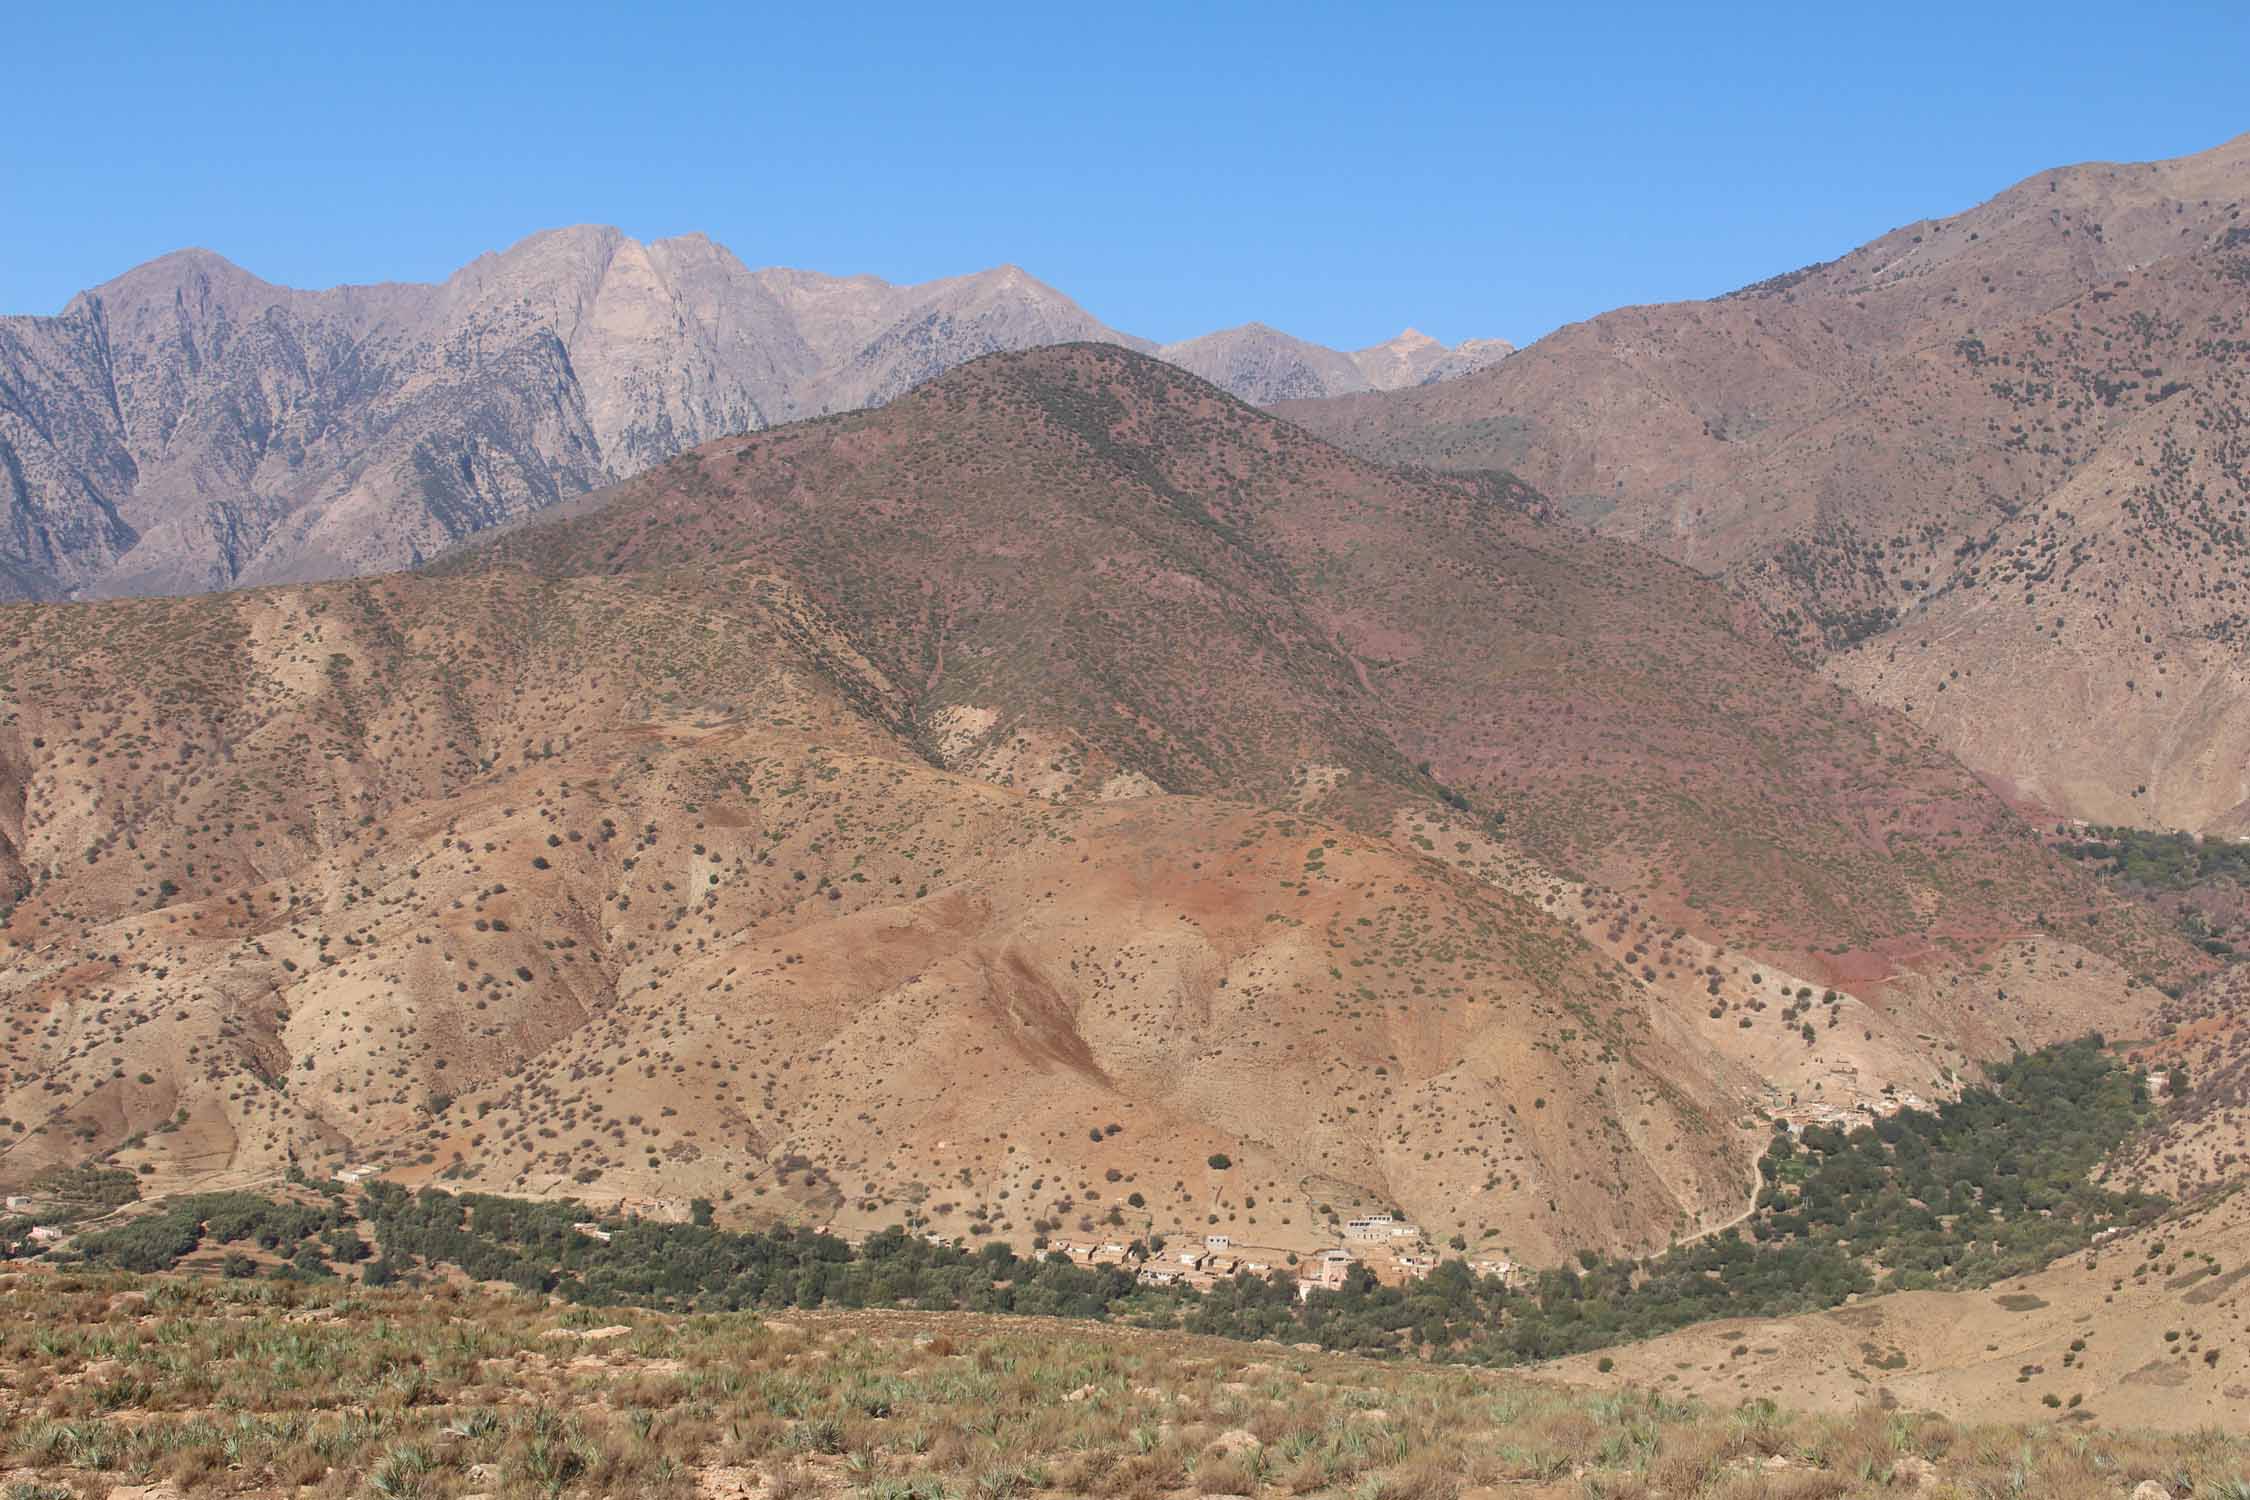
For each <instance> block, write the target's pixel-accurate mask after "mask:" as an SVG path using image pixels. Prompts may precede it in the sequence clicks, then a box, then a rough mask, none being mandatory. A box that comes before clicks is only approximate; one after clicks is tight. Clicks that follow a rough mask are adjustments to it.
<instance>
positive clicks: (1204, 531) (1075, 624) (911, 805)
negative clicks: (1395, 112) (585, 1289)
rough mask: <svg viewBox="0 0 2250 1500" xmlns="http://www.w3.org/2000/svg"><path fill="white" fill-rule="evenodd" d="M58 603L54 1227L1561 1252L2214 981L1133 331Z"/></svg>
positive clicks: (1699, 639)
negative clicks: (220, 1214) (303, 1200)
mask: <svg viewBox="0 0 2250 1500" xmlns="http://www.w3.org/2000/svg"><path fill="white" fill-rule="evenodd" d="M5 617H6V619H7V623H8V626H9V628H8V630H7V631H6V632H5V633H4V634H0V702H4V703H5V714H4V716H0V882H4V883H5V888H6V890H7V891H8V892H9V893H10V894H9V898H8V899H9V902H10V904H9V906H8V908H7V912H6V917H5V926H4V928H0V938H4V941H5V943H6V945H7V946H6V949H5V961H4V964H0V1016H4V1017H5V1029H4V1033H0V1037H4V1040H0V1068H4V1070H5V1071H4V1072H0V1116H4V1117H5V1119H4V1121H0V1130H5V1131H7V1132H8V1133H7V1134H6V1135H4V1136H0V1177H4V1178H6V1179H7V1180H11V1181H13V1180H18V1179H21V1178H23V1177H25V1176H28V1175H31V1174H34V1173H36V1172H37V1171H39V1170H40V1169H41V1168H43V1167H45V1166H49V1165H54V1164H60V1163H68V1162H75V1161H77V1160H80V1159H82V1158H84V1157H86V1156H88V1155H102V1156H104V1157H105V1158H107V1159H111V1160H114V1161H116V1162H118V1163H121V1164H124V1165H127V1166H130V1167H132V1168H133V1169H134V1170H135V1171H136V1173H138V1174H140V1175H141V1176H142V1177H143V1179H144V1180H145V1181H146V1183H147V1184H148V1188H149V1191H151V1192H157V1191H165V1190H173V1189H176V1188H179V1187H184V1186H188V1185H193V1184H198V1183H212V1182H226V1181H238V1182H239V1181H257V1180H261V1179H262V1178H265V1177H269V1176H271V1175H272V1174H275V1173H278V1172H280V1171H282V1170H283V1169H285V1168H286V1167H287V1166H290V1165H292V1164H298V1165H304V1166H306V1167H307V1168H308V1169H312V1168H318V1169H321V1170H324V1171H326V1170H335V1169H338V1168H340V1167H342V1166H343V1165H345V1164H346V1163H351V1162H365V1163H375V1164H379V1165H380V1166H381V1167H382V1168H383V1169H384V1170H385V1172H386V1174H387V1175H388V1176H390V1177H391V1178H392V1179H393V1180H397V1181H402V1182H408V1183H419V1182H432V1181H440V1180H442V1181H448V1182H452V1183H456V1184H460V1185H464V1186H482V1187H487V1188H492V1189H496V1190H500V1191H505V1192H511V1193H518V1194H528V1195H534V1196H583V1197H600V1198H603V1199H605V1200H606V1199H614V1198H620V1197H622V1198H650V1199H654V1198H666V1199H677V1198H680V1197H683V1196H685V1195H687V1194H691V1193H693V1194H700V1195H703V1196H708V1197H710V1198H712V1199H714V1200H715V1201H718V1202H721V1203H725V1204H730V1205H736V1206H735V1207H730V1208H729V1210H728V1211H729V1212H730V1213H741V1214H748V1215H757V1216H780V1217H791V1218H797V1219H800V1220H803V1221H809V1222H832V1223H837V1224H840V1225H844V1226H847V1227H852V1226H861V1227H866V1226H875V1225H880V1224H883V1223H888V1222H891V1221H893V1220H895V1219H896V1218H898V1217H899V1216H900V1215H901V1214H906V1213H911V1214H913V1215H915V1216H916V1217H917V1218H918V1219H919V1220H920V1221H923V1222H927V1223H929V1224H930V1225H932V1226H933V1227H934V1228H936V1229H938V1230H941V1231H943V1232H946V1233H964V1232H969V1231H970V1230H972V1229H975V1228H976V1227H977V1226H980V1225H981V1226H984V1227H985V1228H986V1229H988V1230H992V1231H995V1232H999V1233H1002V1234H1008V1235H1015V1236H1019V1237H1021V1236H1025V1235H1028V1234H1031V1233H1036V1232H1041V1231H1039V1230H1038V1228H1037V1227H1036V1226H1038V1225H1042V1224H1044V1225H1047V1226H1049V1227H1050V1228H1052V1227H1054V1226H1058V1225H1063V1226H1072V1227H1078V1226H1080V1224H1081V1221H1083V1222H1084V1224H1086V1225H1092V1224H1094V1223H1095V1222H1096V1221H1097V1218H1099V1219H1105V1220H1107V1221H1108V1222H1111V1223H1117V1224H1129V1225H1131V1226H1132V1227H1133V1229H1134V1231H1135V1232H1159V1233H1162V1232H1172V1233H1181V1232H1195V1233H1202V1232H1219V1231H1217V1230H1212V1229H1211V1228H1210V1226H1212V1225H1214V1224H1217V1225H1226V1226H1230V1227H1229V1228H1228V1229H1227V1230H1226V1231H1225V1232H1228V1233H1231V1234H1234V1235H1235V1236H1237V1238H1238V1241H1239V1242H1245V1243H1259V1244H1270V1245H1275V1246H1279V1247H1283V1248H1286V1249H1291V1250H1297V1251H1304V1250H1310V1249H1312V1248H1314V1247H1316V1246H1317V1245H1319V1244H1320V1243H1322V1242H1323V1241H1324V1240H1326V1239H1327V1238H1329V1237H1331V1236H1333V1235H1334V1234H1335V1233H1336V1232H1337V1225H1338V1222H1339V1220H1340V1218H1341V1216H1343V1215H1345V1214H1349V1213H1351V1212H1354V1211H1359V1210H1365V1209H1372V1208H1380V1207H1396V1208H1398V1209H1400V1210H1402V1211H1404V1212H1407V1213H1410V1214H1412V1215H1413V1216H1414V1217H1415V1218H1416V1219H1417V1221H1419V1222H1421V1223H1424V1224H1425V1225H1428V1226H1430V1227H1431V1228H1432V1229H1433V1231H1434V1232H1436V1233H1439V1234H1441V1235H1450V1234H1459V1235H1462V1236H1463V1237H1464V1238H1465V1239H1474V1240H1475V1241H1476V1242H1478V1243H1480V1244H1484V1245H1487V1246H1494V1247H1499V1248H1501V1249H1504V1250H1505V1251H1506V1252H1507V1253H1509V1254H1512V1255H1517V1256H1521V1257H1525V1258H1529V1259H1534V1260H1538V1261H1541V1262H1545V1261H1550V1260H1552V1259H1555V1258H1557V1257H1560V1256H1562V1255H1564V1254H1566V1253H1568V1252H1569V1251H1571V1250H1573V1249H1583V1248H1612V1247H1614V1248H1635V1249H1652V1248H1659V1247H1661V1246H1662V1245H1663V1244H1664V1243H1665V1242H1666V1241H1667V1239H1669V1238H1671V1237H1674V1236H1681V1235H1691V1234H1695V1233H1699V1232H1703V1231H1706V1230H1709V1229H1712V1228H1714V1227H1716V1226H1719V1225H1721V1224H1723V1223H1725V1222H1727V1221H1728V1220H1729V1219H1730V1218H1732V1217H1733V1216H1735V1215H1737V1214H1738V1213H1740V1212H1741V1211H1742V1209H1743V1207H1744V1204H1745V1200H1746V1195H1747V1194H1748V1193H1749V1192H1750V1190H1751V1187H1752V1186H1753V1185H1754V1172H1753V1164H1754V1161H1755V1159H1756V1155H1757V1152H1758V1151H1759V1150H1760V1148H1761V1146H1762V1143H1763V1141H1764V1139H1765V1135H1764V1132H1763V1130H1762V1129H1761V1128H1760V1127H1759V1125H1758V1123H1757V1122H1758V1118H1759V1116H1760V1114H1761V1113H1763V1112H1767V1111H1775V1110H1784V1111H1785V1110H1789V1109H1796V1108H1806V1109H1811V1108H1832V1109H1837V1110H1847V1111H1848V1110H1851V1109H1854V1108H1858V1107H1861V1106H1862V1105H1870V1106H1871V1105H1873V1104H1876V1103H1878V1102H1880V1101H1881V1100H1883V1099H1886V1098H1889V1097H1893V1096H1901V1095H1903V1096H1911V1097H1920V1098H1931V1097H1939V1096H1942V1095H1944V1094H1945V1092H1946V1091H1947V1090H1948V1089H1949V1088H1950V1087H1951V1086H1952V1084H1953V1081H1954V1080H1957V1079H1958V1078H1959V1077H1961V1076H1963V1074H1964V1073H1965V1072H1966V1071H1967V1070H1969V1069H1971V1068H1972V1067H1973V1066H1974V1063H1975V1061H1976V1060H1977V1059H1979V1058H1983V1057H1988V1056H1993V1055H1999V1054H2002V1053H2004V1052H2005V1051H2006V1049H2007V1048H2008V1047H2009V1046H2010V1045H2013V1044H2020V1045H2024V1046H2035V1045H2038V1044H2039V1043H2041V1042H2043V1041H2049V1040H2055V1039H2059V1038H2062V1037H2067V1036H2074V1035H2077V1034H2080V1033H2082V1032H2084V1031H2085V1030H2087V1029H2089V1028H2092V1027H2097V1026H2102V1027H2114V1028H2117V1029H2119V1030H2120V1031H2123V1032H2125V1033H2127V1034H2146V1028H2148V1027H2149V1026H2150V1025H2151V1024H2152V1022H2153V1018H2154V1016H2155V1014H2156V1010H2157V1007H2158V1006H2159V1005H2160V1004H2161V1003H2162V999H2163V994H2162V990H2161V989H2160V988H2159V987H2160V986H2163V987H2167V988H2170V989H2173V990H2180V991H2183V992H2184V991H2185V990H2186V989H2187V988H2188V987H2189V986H2192V985H2194V984H2196V983H2198V982H2199V981H2200V980H2201V978H2202V976H2204V975H2205V974H2207V973H2208V972H2210V970H2211V969H2212V968H2213V967H2214V965H2213V964H2212V963H2211V961H2210V960H2208V959H2207V958H2205V957H2204V956H2203V955H2202V954H2201V953H2199V952H2197V951H2196V950H2194V949H2193V948H2191V947H2190V946H2189V945H2187V944H2186V943H2185V942H2184V941H2183V940H2182V939H2181V938H2180V937H2179V936H2178V935H2177V934H2175V933H2172V932H2169V931H2168V930H2166V929H2165V928H2164V927H2163V926H2162V925H2161V924H2159V923H2156V922H2154V921H2152V920H2151V919H2150V918H2149V917H2148V915H2147V914H2146V913H2145V912H2144V911H2143V910H2142V909H2141V908H2139V907H2136V906H2132V905H2129V904H2127V903H2125V902H2123V901H2121V900H2119V899H2118V898H2116V897H2114V896H2112V895H2111V894H2110V893H2108V892H2107V891H2106V890H2104V889H2103V888H2102V887H2101V886H2100V885H2099V884H2098V883H2097V882H2096V881H2095V880H2094V879H2093V878H2092V877H2091V876H2090V875H2088V874H2087V873H2086V872H2085V871H2084V870H2083V869H2082V868H2081V867H2080V866H2079V865H2077V864H2075V863H2074V862H2072V861H2069V860H2066V859H2063V858H2061V857H2059V856H2058V855H2056V854H2054V853H2053V852H2051V851H2049V850H2048V849H2047V848H2046V847H2045V846H2044V845H2043V844H2042V843H2041V841H2040V840H2039V839H2038V837H2037V836H2036V833H2035V830H2033V829H2032V828H2031V827H2029V826H2028V825H2027V824H2025V823H2024V822H2023V821H2022V820H2021V819H2020V818H2019V817H2018V816H2017V815H2016V814H2015V813H2014V812H2012V811H2011V810H2010V809H2009V807H2008V806H2007V805H2006V804H2005V803H2004V802H2003V801H2002V799H2000V798H1999V797H1997V796H1995V795H1994V794H1993V793H1992V792H1991V791H1990V790H1989V789H1988V788H1987V787H1986V786H1984V785H1983V784H1982V783H1980V782H1979V781H1978V780H1977V779H1976V778H1974V777H1973V776H1971V775H1969V774H1968V773H1967V772H1966V771H1964V770H1963V769H1962V768H1961V767H1960V766H1959V765H1958V764H1957V763H1956V762H1955V761H1954V760H1953V759H1951V758H1950V757H1949V756H1947V755H1946V754H1945V753H1944V752H1943V751H1942V750H1941V749H1939V748H1938V747H1937V746H1936V745H1935V744H1934V743H1933V742H1932V741H1931V740H1930V739H1929V737H1928V736H1927V735H1925V734H1924V733H1923V732H1922V731H1920V730H1919V729H1917V728H1916V727H1915V726H1914V725H1913V724H1912V723H1911V722H1910V721H1909V720H1908V719H1906V718H1904V717H1902V716H1901V715H1899V714H1897V713H1895V712H1893V711H1892V710H1889V709H1887V708H1883V707H1881V706H1878V705H1872V704H1868V703H1866V702H1863V701H1861V700H1858V699H1855V698H1853V697H1852V696H1851V695H1850V694H1848V693H1846V692H1844V691H1843V690H1842V689H1841V688H1839V687H1838V686H1836V685H1835V684H1833V683H1831V682H1828V681H1824V680H1823V679H1822V678H1821V677H1820V676H1819V675H1818V674H1817V673H1816V672H1814V671H1813V670H1811V669H1809V668H1808V667H1806V666H1804V665H1803V664H1801V663H1799V662H1797V661H1795V660H1793V659H1792V658H1791V656H1790V654H1789V653H1788V651H1787V650H1785V649H1784V647H1783V646H1782V645H1781V644H1780V643H1779V642H1777V641H1776V640H1775V639H1774V638H1773V637H1772V635H1771V633H1770V631H1769V630H1768V629H1767V628H1766V626H1765V624H1764V622H1763V621H1762V619H1761V618H1760V617H1758V616H1757V615H1756V614H1755V612H1746V611H1745V610H1744V608H1743V607H1742V605H1741V603H1740V601H1739V600H1738V599H1736V598H1735V597H1733V596H1732V595H1731V594H1730V593H1729V591H1728V590H1727V589H1726V588H1725V587H1724V586H1723V585H1722V584H1720V583H1718V582H1716V581H1713V580H1711V579H1708V578H1705V577H1702V576H1700V575H1698V574H1697V573H1695V572H1693V571H1691V570H1689V569H1687V568H1685V567H1682V566H1680V565H1677V564H1674V563H1669V562H1665V561H1662V560H1658V559H1654V558H1652V557H1650V556H1649V555H1648V554H1647V553H1645V552H1643V551H1641V550H1640V549H1638V548H1636V547H1635V546H1633V545H1631V544H1629V543H1625V542H1621V541H1616V540H1612V539H1605V538H1599V537H1594V536H1591V535H1589V534H1587V533H1585V532H1583V531H1581V530H1579V529H1578V528H1576V527H1573V526H1570V525H1567V524H1564V523H1562V522H1560V521H1558V520H1556V519H1554V518H1553V514H1552V507H1551V506H1549V505H1548V504H1547V503H1546V502H1544V501H1543V500H1542V499H1541V497H1539V496H1538V495H1537V494H1536V493H1535V492H1533V491H1530V490H1529V489H1527V488H1525V487H1523V486H1522V485H1520V484H1518V483H1515V482H1513V481H1509V480H1506V479H1503V478H1499V477H1495V476H1491V475H1475V476H1459V477H1454V476H1446V475H1439V474H1433V473H1405V472H1400V471H1395V470H1391V469H1386V468H1383V467H1380V466H1377V465H1374V464H1371V463H1368V462H1366V461H1364V460H1360V459H1356V458H1353V457H1350V456H1348V455H1346V454H1344V453H1343V452H1341V451H1339V450H1337V449H1335V448H1333V447H1330V446H1329V445H1327V444H1325V443H1322V442H1320V441H1318V440H1317V439H1315V438H1313V437H1311V436H1310V435H1309V434H1307V433H1306V432H1305V431H1304V430H1303V429H1302V428H1299V427H1296V426H1293V425H1291V424H1289V423H1286V422H1283V421H1281V420H1278V419H1276V418H1275V417H1272V416H1270V415H1267V414H1265V413H1263V412H1261V411H1259V410H1258V409H1256V408H1254V407H1251V406H1249V405H1247V404H1245V403H1243V402H1241V401H1239V400H1237V399H1236V398H1234V397H1232V396H1230V395H1228V394H1227V393H1226V392H1224V391H1221V390H1219V389H1218V388H1216V387H1214V386H1212V385H1210V384H1208V383H1206V382H1204V381H1202V380H1199V379H1197V378H1195V377H1193V376H1191V375H1189V374H1187V373H1186V372H1184V371H1182V370H1180V369H1178V368H1177V367H1175V366H1172V365H1169V364H1166V363H1163V362H1160V361H1158V360H1156V359H1154V358H1152V357H1150V356H1147V355H1144V354H1141V353H1138V352H1136V351H1133V350H1130V349H1127V348H1124V347H1121V346H1118V345H1114V344H1102V343H1074V344H1068V345H1062V346H1055V347H1049V348H1044V349H1040V350H1034V351H1030V352H1024V353H1007V354H997V355H992V356H988V357H985V358H982V359H979V360H975V361H972V362H971V363H969V364H967V365H965V366H963V367H961V368H958V369H955V370H953V371H950V372H947V373H946V374H944V375H941V376H939V377H938V378H936V379H934V380H932V381H929V382H927V383H925V384H922V385H920V386H918V387H916V388H914V389H913V390H911V391H909V392H907V393H906V394H904V395H902V396H899V397H898V398H897V399H895V400H892V401H890V402H889V403H887V404H885V405H883V406H881V407H879V408H874V409H870V410H864V411H860V412H857V413H852V414H846V415H841V416H833V417H827V418H822V419H817V420H811V421H802V422H797V423H794V424H790V425H787V426H783V427H780V428H777V429H774V430H772V431H768V432H762V433H753V434H747V435H742V436H734V437H726V438H720V439H717V440H715V441H713V442H710V443H706V444H704V445H702V446H700V447H697V448H695V449H692V450H690V451H688V452H686V453H683V454H681V455H679V456H677V457H674V458H672V459H669V460H666V461H664V462H662V463H660V464H658V465H657V466H655V467H654V468H652V469H650V470H648V471H646V472H644V473H643V474H641V475H640V476H638V477H636V478H634V479H632V480H628V481H626V482H624V483H623V484H621V485H618V486H614V487H611V488H609V489H607V490H604V491H601V492H598V493H594V494H590V495H587V496H584V497H580V498H578V499H575V500H571V501H568V502H566V503H564V504H562V505H559V506H556V507H553V508H550V509H549V510H547V511H545V512H542V513H540V514H538V515H536V516H531V517H527V518H524V519H522V520H520V521H518V522H516V523H513V524H510V525H507V526H504V527H501V528H499V529H497V530H495V531H494V532H493V533H492V534H490V535H489V536H487V537H484V538H481V539H479V541H478V542H477V543H476V544H475V545H472V546H470V547H467V548H464V549H461V550H459V551H456V552H454V553H452V554H449V555H448V556H447V557H445V558H444V559H442V560H440V561H439V562H437V563H436V564H435V565H433V566H432V567H429V568H426V569H424V570H422V571H420V572H416V573H398V574H390V575H386V576H383V577H378V578H370V579H361V580H350V581H339V582H326V583H315V584H309V585H291V586H281V587H269V588H261V589H250V590H236V591H232V592H227V593H217V594H205V595H199V596H191V597H182V598H160V599H124V600H113V601H106V602H96V603H85V604H68V605H39V604H31V605H18V606H13V607H11V608H10V609H8V610H7V612H6V616H5ZM1746 766H1755V767H1757V768H1759V770H1758V774H1757V775H1756V776H1755V777H1751V776H1746V775H1745V773H1744V770H1743V768H1744V767H1746ZM1112 1213H1115V1214H1116V1215H1118V1217H1117V1218H1115V1219H1110V1218H1109V1216H1110V1215H1111V1214H1112Z"/></svg>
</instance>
